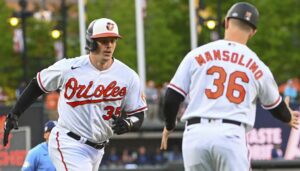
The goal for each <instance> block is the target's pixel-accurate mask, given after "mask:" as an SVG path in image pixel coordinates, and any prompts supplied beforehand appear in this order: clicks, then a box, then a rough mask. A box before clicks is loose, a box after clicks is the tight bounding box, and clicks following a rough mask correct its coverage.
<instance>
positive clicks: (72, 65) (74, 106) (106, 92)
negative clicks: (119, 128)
mask: <svg viewBox="0 0 300 171" xmlns="http://www.w3.org/2000/svg"><path fill="white" fill-rule="evenodd" d="M37 79H38V84H39V86H40V88H41V89H42V90H43V91H45V92H50V91H54V90H57V89H59V90H60V98H59V102H58V113H59V119H58V126H59V127H63V128H65V129H67V130H69V131H72V132H74V133H75V134H78V135H80V136H82V137H84V138H87V139H88V140H90V141H92V142H103V141H105V140H107V139H109V138H110V137H111V136H112V135H113V131H112V129H111V121H112V119H111V116H112V115H113V114H114V115H120V113H121V110H122V109H124V111H125V112H126V113H127V115H131V114H134V113H137V112H141V111H144V110H146V109H147V107H146V103H145V101H144V100H143V98H142V95H143V91H142V89H141V84H140V81H139V77H138V75H137V74H136V73H135V72H134V71H133V70H132V69H130V68H129V67H127V66H126V65H125V64H123V63H122V62H120V61H119V60H117V59H114V61H113V64H112V66H111V67H110V68H109V69H107V70H104V71H99V70H98V69H96V68H95V67H94V66H93V65H92V64H91V62H90V59H89V56H88V55H84V56H80V57H77V58H72V59H63V60H60V61H58V62H56V63H55V64H54V65H52V66H50V67H48V68H46V69H44V70H42V71H41V72H39V73H38V74H37ZM110 119H111V120H110Z"/></svg>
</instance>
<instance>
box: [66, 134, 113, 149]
mask: <svg viewBox="0 0 300 171" xmlns="http://www.w3.org/2000/svg"><path fill="white" fill-rule="evenodd" d="M67 135H68V136H70V137H72V138H74V139H75V140H78V141H79V140H80V139H81V137H80V136H79V135H77V134H75V133H73V132H68V133H67ZM85 144H87V145H89V146H91V147H94V148H95V149H98V150H100V149H102V148H103V147H104V146H105V145H106V144H107V141H105V142H102V143H93V142H91V141H89V140H86V141H85Z"/></svg>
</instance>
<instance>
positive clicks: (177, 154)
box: [168, 145, 183, 161]
mask: <svg viewBox="0 0 300 171" xmlns="http://www.w3.org/2000/svg"><path fill="white" fill-rule="evenodd" d="M182 159H183V158H182V153H181V151H180V150H179V147H178V146H177V145H174V146H173V147H172V150H171V151H169V153H168V161H182Z"/></svg>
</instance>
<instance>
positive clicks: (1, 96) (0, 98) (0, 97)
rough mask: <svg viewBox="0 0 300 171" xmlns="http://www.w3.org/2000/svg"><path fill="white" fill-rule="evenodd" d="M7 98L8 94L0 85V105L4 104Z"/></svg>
mask: <svg viewBox="0 0 300 171" xmlns="http://www.w3.org/2000/svg"><path fill="white" fill-rule="evenodd" d="M7 100H8V95H7V94H6V93H5V91H4V89H3V88H2V87H1V86H0V105H1V106H2V105H5V103H6V101H7Z"/></svg>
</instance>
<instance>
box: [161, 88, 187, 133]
mask: <svg viewBox="0 0 300 171" xmlns="http://www.w3.org/2000/svg"><path fill="white" fill-rule="evenodd" d="M183 101H184V96H183V95H181V94H180V93H178V92H177V91H175V90H173V89H171V88H168V89H167V91H166V95H165V102H164V108H163V111H164V116H165V124H166V128H167V130H173V129H174V128H175V126H176V116H177V113H178V109H179V106H180V104H181V102H183Z"/></svg>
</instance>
